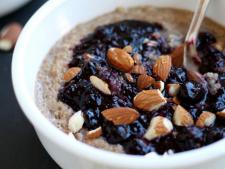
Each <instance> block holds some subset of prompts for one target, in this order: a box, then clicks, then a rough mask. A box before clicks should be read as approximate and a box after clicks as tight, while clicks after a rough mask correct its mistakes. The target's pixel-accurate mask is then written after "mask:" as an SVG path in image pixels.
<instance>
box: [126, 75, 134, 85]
mask: <svg viewBox="0 0 225 169" xmlns="http://www.w3.org/2000/svg"><path fill="white" fill-rule="evenodd" d="M125 77H126V79H127V81H128V82H130V83H134V78H133V77H132V75H131V74H130V73H125Z"/></svg>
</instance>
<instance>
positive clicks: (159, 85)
mask: <svg viewBox="0 0 225 169" xmlns="http://www.w3.org/2000/svg"><path fill="white" fill-rule="evenodd" d="M153 86H154V88H155V89H159V91H160V92H162V91H163V90H164V88H165V83H164V82H163V81H161V80H160V81H155V82H154V83H153Z"/></svg>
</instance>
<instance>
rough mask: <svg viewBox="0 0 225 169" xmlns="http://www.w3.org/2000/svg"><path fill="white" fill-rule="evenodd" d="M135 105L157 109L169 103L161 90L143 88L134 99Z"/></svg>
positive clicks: (141, 107)
mask: <svg viewBox="0 0 225 169" xmlns="http://www.w3.org/2000/svg"><path fill="white" fill-rule="evenodd" d="M133 103H134V106H135V107H137V108H138V109H141V110H144V111H152V110H157V109H159V108H160V107H161V106H163V105H164V104H166V103H167V100H166V99H165V98H164V97H163V95H162V93H161V92H160V91H159V90H143V91H142V92H140V93H138V94H137V95H136V96H135V97H134V100H133Z"/></svg>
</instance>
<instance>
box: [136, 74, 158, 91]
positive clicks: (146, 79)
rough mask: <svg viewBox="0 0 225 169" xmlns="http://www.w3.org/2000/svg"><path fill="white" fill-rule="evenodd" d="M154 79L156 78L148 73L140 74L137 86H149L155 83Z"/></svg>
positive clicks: (140, 87)
mask: <svg viewBox="0 0 225 169" xmlns="http://www.w3.org/2000/svg"><path fill="white" fill-rule="evenodd" d="M154 81H155V79H154V78H152V77H151V76H148V75H146V74H143V75H139V76H138V80H137V87H138V88H139V89H145V88H147V87H149V86H150V85H151V84H153V83H154Z"/></svg>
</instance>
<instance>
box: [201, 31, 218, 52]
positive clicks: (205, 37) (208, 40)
mask: <svg viewBox="0 0 225 169" xmlns="http://www.w3.org/2000/svg"><path fill="white" fill-rule="evenodd" d="M215 42H216V38H215V36H214V35H213V34H212V33H209V32H200V33H199V35H198V40H197V46H198V48H199V49H201V47H203V46H206V45H211V44H213V43H215Z"/></svg>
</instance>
